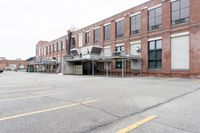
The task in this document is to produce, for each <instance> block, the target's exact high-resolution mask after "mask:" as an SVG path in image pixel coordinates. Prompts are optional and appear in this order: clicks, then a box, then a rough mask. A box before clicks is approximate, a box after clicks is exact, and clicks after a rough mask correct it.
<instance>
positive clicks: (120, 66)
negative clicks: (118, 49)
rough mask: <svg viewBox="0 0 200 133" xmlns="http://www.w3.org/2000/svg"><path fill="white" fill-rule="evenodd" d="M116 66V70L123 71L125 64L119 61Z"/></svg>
mask: <svg viewBox="0 0 200 133" xmlns="http://www.w3.org/2000/svg"><path fill="white" fill-rule="evenodd" d="M115 65H116V69H122V66H123V63H122V61H121V60H117V61H116V63H115Z"/></svg>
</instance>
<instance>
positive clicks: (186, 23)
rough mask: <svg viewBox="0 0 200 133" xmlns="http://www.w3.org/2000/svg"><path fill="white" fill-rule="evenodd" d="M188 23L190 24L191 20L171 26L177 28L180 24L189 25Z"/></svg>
mask: <svg viewBox="0 0 200 133" xmlns="http://www.w3.org/2000/svg"><path fill="white" fill-rule="evenodd" d="M188 24H190V21H189V22H185V23H181V24H175V25H171V28H176V27H180V26H185V25H188Z"/></svg>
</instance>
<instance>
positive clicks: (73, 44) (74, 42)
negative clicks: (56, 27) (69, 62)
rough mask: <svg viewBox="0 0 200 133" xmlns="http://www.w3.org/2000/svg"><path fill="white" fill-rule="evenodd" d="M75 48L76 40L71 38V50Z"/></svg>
mask: <svg viewBox="0 0 200 133" xmlns="http://www.w3.org/2000/svg"><path fill="white" fill-rule="evenodd" d="M75 47H76V38H75V37H72V48H75Z"/></svg>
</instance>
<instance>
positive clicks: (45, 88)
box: [0, 87, 50, 93]
mask: <svg viewBox="0 0 200 133" xmlns="http://www.w3.org/2000/svg"><path fill="white" fill-rule="evenodd" d="M47 89H50V87H44V88H34V89H22V90H6V91H0V93H7V92H22V91H32V90H47Z"/></svg>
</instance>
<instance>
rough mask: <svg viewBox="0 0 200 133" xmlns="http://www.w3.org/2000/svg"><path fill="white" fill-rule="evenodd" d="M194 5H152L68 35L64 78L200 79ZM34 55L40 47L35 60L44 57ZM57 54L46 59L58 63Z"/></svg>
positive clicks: (199, 20) (178, 0) (169, 1)
mask: <svg viewBox="0 0 200 133" xmlns="http://www.w3.org/2000/svg"><path fill="white" fill-rule="evenodd" d="M199 5H200V1H199V0H151V1H149V2H146V3H144V4H141V5H139V6H136V7H133V8H131V9H128V10H126V11H124V12H121V13H119V14H116V15H114V16H112V17H109V18H107V19H104V20H102V21H100V22H97V23H94V24H92V25H89V26H87V27H85V28H82V29H79V30H77V31H73V32H68V34H67V35H66V36H64V38H63V40H65V41H64V43H63V44H64V46H66V49H64V51H63V53H64V54H66V55H67V56H65V60H64V66H65V67H64V68H63V70H64V71H63V72H64V73H65V74H112V75H121V74H122V75H134V74H142V75H160V76H181V77H193V76H195V77H196V76H200V59H199V57H200V45H199V42H200V37H199V36H200V14H199V12H200V8H199ZM52 44H54V43H53V42H51V43H46V45H48V46H49V47H53V46H52ZM38 51H40V52H41V47H40V50H39V49H38V47H37V56H38V57H39V58H40V57H42V58H43V57H46V56H45V55H42V56H41V55H40V54H38ZM52 52H53V50H52ZM57 53H59V52H55V51H54V52H53V53H48V54H47V55H48V56H47V57H49V58H50V57H51V58H52V57H54V56H55V57H56V60H58V57H59V56H57V55H58V54H57Z"/></svg>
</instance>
